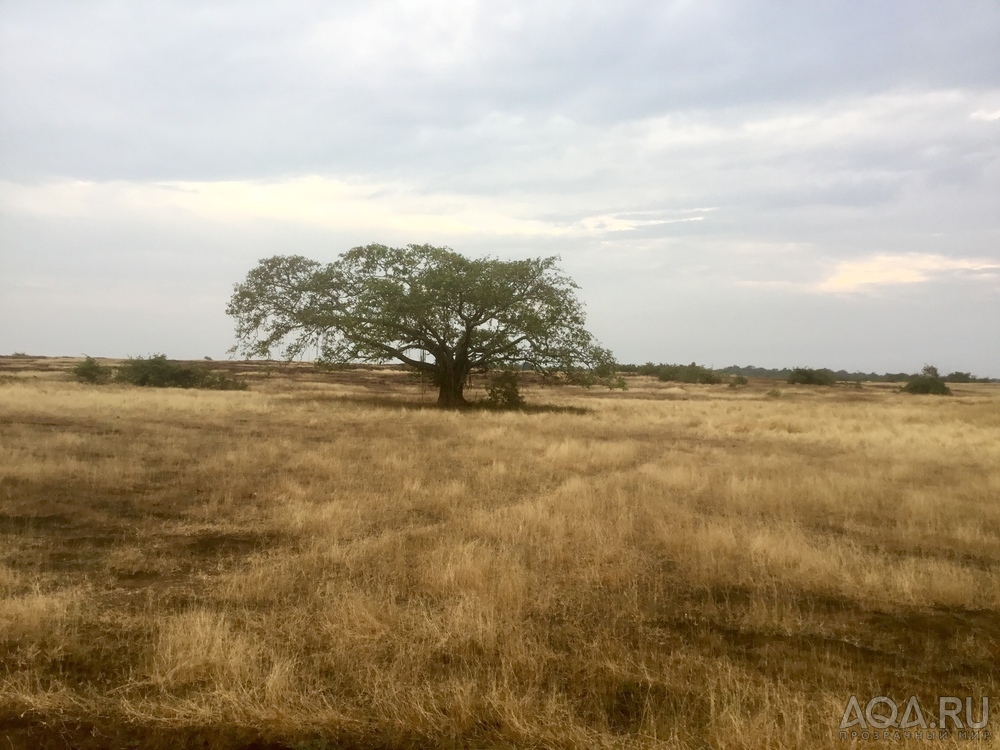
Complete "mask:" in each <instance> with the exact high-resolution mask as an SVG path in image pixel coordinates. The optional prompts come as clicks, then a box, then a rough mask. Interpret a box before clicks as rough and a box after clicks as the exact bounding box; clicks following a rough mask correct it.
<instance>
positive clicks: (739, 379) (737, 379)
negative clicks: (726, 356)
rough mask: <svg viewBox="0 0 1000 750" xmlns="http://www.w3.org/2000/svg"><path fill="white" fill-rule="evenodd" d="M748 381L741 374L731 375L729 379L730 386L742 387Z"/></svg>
mask: <svg viewBox="0 0 1000 750" xmlns="http://www.w3.org/2000/svg"><path fill="white" fill-rule="evenodd" d="M749 382H750V381H749V380H748V379H747V378H746V377H744V376H743V375H733V377H732V378H730V380H729V387H730V388H743V387H744V386H745V385H746V384H747V383H749Z"/></svg>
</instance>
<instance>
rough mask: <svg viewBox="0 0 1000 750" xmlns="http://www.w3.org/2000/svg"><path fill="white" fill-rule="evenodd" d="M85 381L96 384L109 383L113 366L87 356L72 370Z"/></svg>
mask: <svg viewBox="0 0 1000 750" xmlns="http://www.w3.org/2000/svg"><path fill="white" fill-rule="evenodd" d="M72 372H73V374H74V375H76V376H77V377H78V378H79V379H80V380H82V381H83V382H84V383H94V384H95V385H98V384H101V383H107V382H108V381H109V380H111V368H109V367H105V366H104V365H102V364H101V363H100V362H98V361H97V360H96V359H94V358H93V357H87V358H86V359H84V360H83V362H81V363H80V364H78V365H77V366H76V367H74V368H73V370H72Z"/></svg>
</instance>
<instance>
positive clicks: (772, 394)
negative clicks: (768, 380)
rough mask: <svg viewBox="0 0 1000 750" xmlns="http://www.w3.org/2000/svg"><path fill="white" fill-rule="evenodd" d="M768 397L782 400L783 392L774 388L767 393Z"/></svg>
mask: <svg viewBox="0 0 1000 750" xmlns="http://www.w3.org/2000/svg"><path fill="white" fill-rule="evenodd" d="M767 395H768V396H770V397H771V398H780V397H781V391H779V390H778V389H777V388H772V389H771V390H769V391H768V392H767Z"/></svg>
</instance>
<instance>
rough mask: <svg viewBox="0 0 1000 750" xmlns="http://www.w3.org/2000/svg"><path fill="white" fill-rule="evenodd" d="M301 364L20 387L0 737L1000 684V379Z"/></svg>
mask: <svg viewBox="0 0 1000 750" xmlns="http://www.w3.org/2000/svg"><path fill="white" fill-rule="evenodd" d="M303 373H305V374H304V375H303ZM293 374H295V375H296V377H291V376H290V375H284V374H282V373H281V372H279V373H278V374H276V375H274V376H272V377H268V378H264V377H261V378H259V379H257V380H255V381H254V386H253V388H252V389H251V390H250V391H248V392H229V393H216V392H195V391H179V390H145V389H134V388H124V387H117V386H105V387H94V386H85V385H80V384H77V383H73V382H70V381H69V380H68V379H59V378H58V377H55V376H53V375H52V374H51V373H46V374H45V377H42V378H39V379H33V378H31V377H29V376H26V375H25V374H24V373H23V372H22V373H19V374H18V376H17V377H8V378H7V379H6V380H4V381H3V382H0V533H2V535H0V542H2V544H3V547H2V552H3V557H2V559H0V656H2V660H3V661H2V664H3V667H2V668H0V712H2V715H0V733H2V732H3V731H4V727H5V726H8V727H14V729H11V730H10V731H11V732H13V734H11V735H10V736H11V737H20V738H22V740H24V741H25V742H28V741H29V740H31V741H35V740H37V741H39V742H41V740H39V738H40V737H42V735H41V734H39V732H41V730H40V729H38V727H41V726H52V722H53V721H55V718H54V717H60V719H59V720H60V721H63V722H65V721H67V720H72V721H75V722H78V723H80V724H79V726H86V727H91V731H93V729H94V728H95V727H96V728H100V730H101V732H103V733H104V734H103V736H106V737H112V738H113V737H119V739H120V738H121V737H126V736H128V737H134V736H141V737H142V738H144V739H143V740H142V742H145V743H146V744H149V745H151V744H152V743H153V739H152V738H155V737H160V738H164V737H166V738H169V737H171V736H180V734H179V733H182V732H184V731H192V730H191V728H199V727H200V728H205V727H211V728H214V729H216V730H218V731H217V732H216V733H215V734H212V735H210V736H211V737H212V740H211V742H213V743H215V744H214V745H211V746H213V747H218V748H223V747H226V748H229V747H239V746H241V745H240V743H244V744H245V743H246V738H247V737H248V736H251V735H252V736H257V735H259V736H261V737H266V738H270V739H271V740H274V741H275V742H278V741H280V742H282V743H284V744H281V745H274V747H279V746H280V747H315V748H319V747H322V746H323V745H322V744H320V743H321V742H328V743H329V744H327V745H326V747H330V748H335V747H341V746H343V747H567V748H569V747H574V748H576V747H580V748H583V747H594V748H600V747H608V748H611V747H635V748H654V747H665V748H666V747H670V748H674V747H676V748H696V747H697V748H702V747H711V748H823V747H845V746H849V743H844V742H843V741H841V740H839V739H838V736H837V725H838V723H839V721H840V718H841V715H842V713H843V711H844V707H845V705H846V702H847V699H848V698H849V697H850V696H851V695H852V694H855V695H858V697H859V699H861V698H862V697H864V699H865V700H867V698H870V697H873V696H875V695H889V696H893V697H895V698H896V699H898V700H905V698H907V697H908V696H910V695H913V694H916V695H918V696H921V699H922V700H923V701H925V702H926V703H925V705H935V706H936V700H937V696H938V695H956V696H965V695H970V696H979V695H982V694H986V695H995V694H996V692H997V691H996V687H997V672H996V669H997V664H998V660H1000V388H997V387H996V386H988V385H974V386H959V387H958V390H957V393H956V395H955V396H954V397H952V398H933V397H911V396H906V395H902V394H898V393H895V392H893V391H892V390H891V389H887V388H879V387H866V388H864V389H862V390H853V389H846V388H834V389H814V388H806V387H802V388H784V387H783V390H784V393H783V395H782V396H781V397H780V398H771V397H768V396H767V395H766V393H767V391H768V390H770V389H771V388H772V387H773V384H761V385H755V386H753V387H751V388H749V389H745V390H739V391H731V390H729V389H726V388H725V387H710V386H690V387H684V388H666V387H663V386H661V385H660V384H657V383H655V382H653V381H651V380H644V379H641V378H635V379H633V380H632V389H631V390H630V391H629V392H628V393H625V394H609V393H607V392H598V391H594V392H587V391H582V390H579V389H569V388H566V389H543V388H537V387H536V388H532V389H529V391H528V393H527V396H528V399H529V401H530V402H533V403H545V404H549V405H551V406H552V407H554V408H551V409H547V410H539V411H535V412H528V413H496V412H488V411H473V412H468V413H454V412H442V411H438V410H436V409H431V408H422V406H421V404H420V399H421V394H420V387H419V385H414V384H413V383H412V381H409V380H407V379H406V378H403V377H401V376H399V375H397V374H394V373H384V374H382V375H378V374H374V375H373V374H371V373H368V375H366V376H362V375H351V376H338V377H336V378H327V377H326V376H323V375H309V374H308V371H307V370H306V369H305V368H300V369H298V370H295V371H293ZM369 376H370V377H369ZM366 377H367V379H366ZM352 378H353V380H352ZM373 389H374V390H373ZM429 397H430V394H428V398H429ZM863 703H864V701H862V704H863ZM24 716H28V717H29V718H30V719H31V721H32V722H34V723H33V724H30V725H28V724H26V723H25V721H27V720H26V719H24ZM4 717H6V718H4ZM11 717H21V718H20V719H18V720H17V721H14V720H13V719H11ZM8 720H9V721H8ZM5 721H7V722H8V723H7V724H4V723H3V722H5ZM11 722H13V723H11ZM18 722H20V723H18ZM74 726H77V725H74ZM65 731H69V730H65ZM139 731H141V732H145V734H141V735H135V732H139ZM18 732H19V733H20V734H18ZM115 732H119V733H120V734H118V735H116V734H115ZM128 732H132V733H133V734H131V735H129V734H128ZM121 733H124V734H121ZM248 733H250V734H248ZM24 738H28V739H24ZM31 738H34V739H33V740H32V739H31ZM109 742H110V743H112V744H109V745H108V746H114V744H113V742H114V740H109ZM164 742H165V743H167V741H166V740H164ZM955 742H956V743H957V742H958V740H957V739H956V740H955ZM227 743H228V744H227ZM309 743H312V744H309ZM12 744H13V741H12ZM914 744H915V746H920V747H926V746H928V743H927V742H926V741H921V742H916V743H914ZM53 746H54V745H53ZM93 746H94V747H96V746H97V745H93ZM162 746H163V747H167V746H169V743H167V744H163V745H162ZM893 746H897V747H906V746H908V745H907V743H906V742H895V743H893ZM976 746H977V747H983V746H995V745H994V744H990V743H982V742H980V743H977V745H976ZM88 747H89V745H88Z"/></svg>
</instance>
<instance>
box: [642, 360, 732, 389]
mask: <svg viewBox="0 0 1000 750" xmlns="http://www.w3.org/2000/svg"><path fill="white" fill-rule="evenodd" d="M656 377H657V378H658V379H660V380H662V381H664V382H675V383H701V384H703V385H717V384H719V383H721V382H722V376H721V375H719V374H718V373H716V372H714V371H713V370H710V369H708V368H707V367H702V366H701V365H699V364H697V363H695V362H692V363H691V364H689V365H657V366H656Z"/></svg>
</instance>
